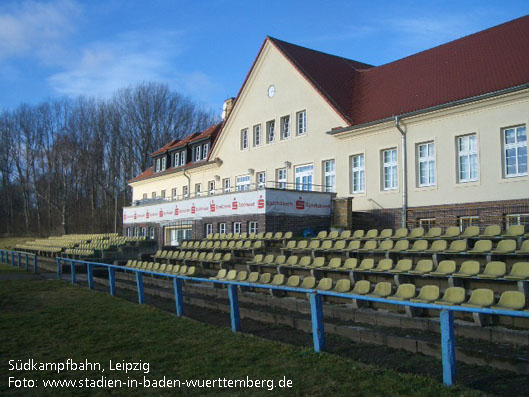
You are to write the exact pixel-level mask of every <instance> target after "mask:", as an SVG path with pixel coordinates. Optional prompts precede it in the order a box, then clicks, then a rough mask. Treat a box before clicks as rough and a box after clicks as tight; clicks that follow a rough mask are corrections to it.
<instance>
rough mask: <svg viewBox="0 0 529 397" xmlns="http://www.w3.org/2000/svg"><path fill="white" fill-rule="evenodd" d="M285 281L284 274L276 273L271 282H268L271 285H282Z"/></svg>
mask: <svg viewBox="0 0 529 397" xmlns="http://www.w3.org/2000/svg"><path fill="white" fill-rule="evenodd" d="M284 283H285V275H284V274H276V275H274V278H273V279H272V282H271V283H270V284H272V285H283V284H284Z"/></svg>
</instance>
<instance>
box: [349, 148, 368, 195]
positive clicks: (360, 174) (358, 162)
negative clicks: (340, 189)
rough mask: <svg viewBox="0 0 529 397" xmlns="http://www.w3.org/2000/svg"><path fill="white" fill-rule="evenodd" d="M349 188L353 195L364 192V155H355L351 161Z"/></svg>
mask: <svg viewBox="0 0 529 397" xmlns="http://www.w3.org/2000/svg"><path fill="white" fill-rule="evenodd" d="M351 166H352V169H351V171H352V172H351V176H352V181H351V186H352V187H353V193H364V192H365V191H366V180H365V178H366V171H365V163H364V155H363V154H356V155H354V156H353V157H352V159H351Z"/></svg>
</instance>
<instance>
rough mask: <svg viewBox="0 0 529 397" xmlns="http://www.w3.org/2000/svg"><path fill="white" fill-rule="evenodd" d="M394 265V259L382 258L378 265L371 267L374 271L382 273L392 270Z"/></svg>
mask: <svg viewBox="0 0 529 397" xmlns="http://www.w3.org/2000/svg"><path fill="white" fill-rule="evenodd" d="M392 267H393V259H382V260H380V261H379V262H378V265H377V267H375V268H373V269H371V271H372V272H377V273H382V272H387V271H389V270H391V268H392Z"/></svg>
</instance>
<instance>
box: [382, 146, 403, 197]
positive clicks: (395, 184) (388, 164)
mask: <svg viewBox="0 0 529 397" xmlns="http://www.w3.org/2000/svg"><path fill="white" fill-rule="evenodd" d="M389 152H391V153H392V155H391V157H393V153H395V156H394V157H395V159H393V158H391V159H389V161H386V153H389ZM388 173H391V174H388ZM387 175H389V179H388V178H386V176H387ZM388 180H389V182H390V184H389V185H388V184H387V183H386V182H387V181H388ZM398 188H399V168H398V152H397V148H390V149H384V150H382V190H397V189H398Z"/></svg>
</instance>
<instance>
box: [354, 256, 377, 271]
mask: <svg viewBox="0 0 529 397" xmlns="http://www.w3.org/2000/svg"><path fill="white" fill-rule="evenodd" d="M374 266H375V260H374V259H373V258H365V259H362V262H360V265H358V267H357V268H356V269H355V270H356V271H370V270H371V269H373V267H374Z"/></svg>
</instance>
